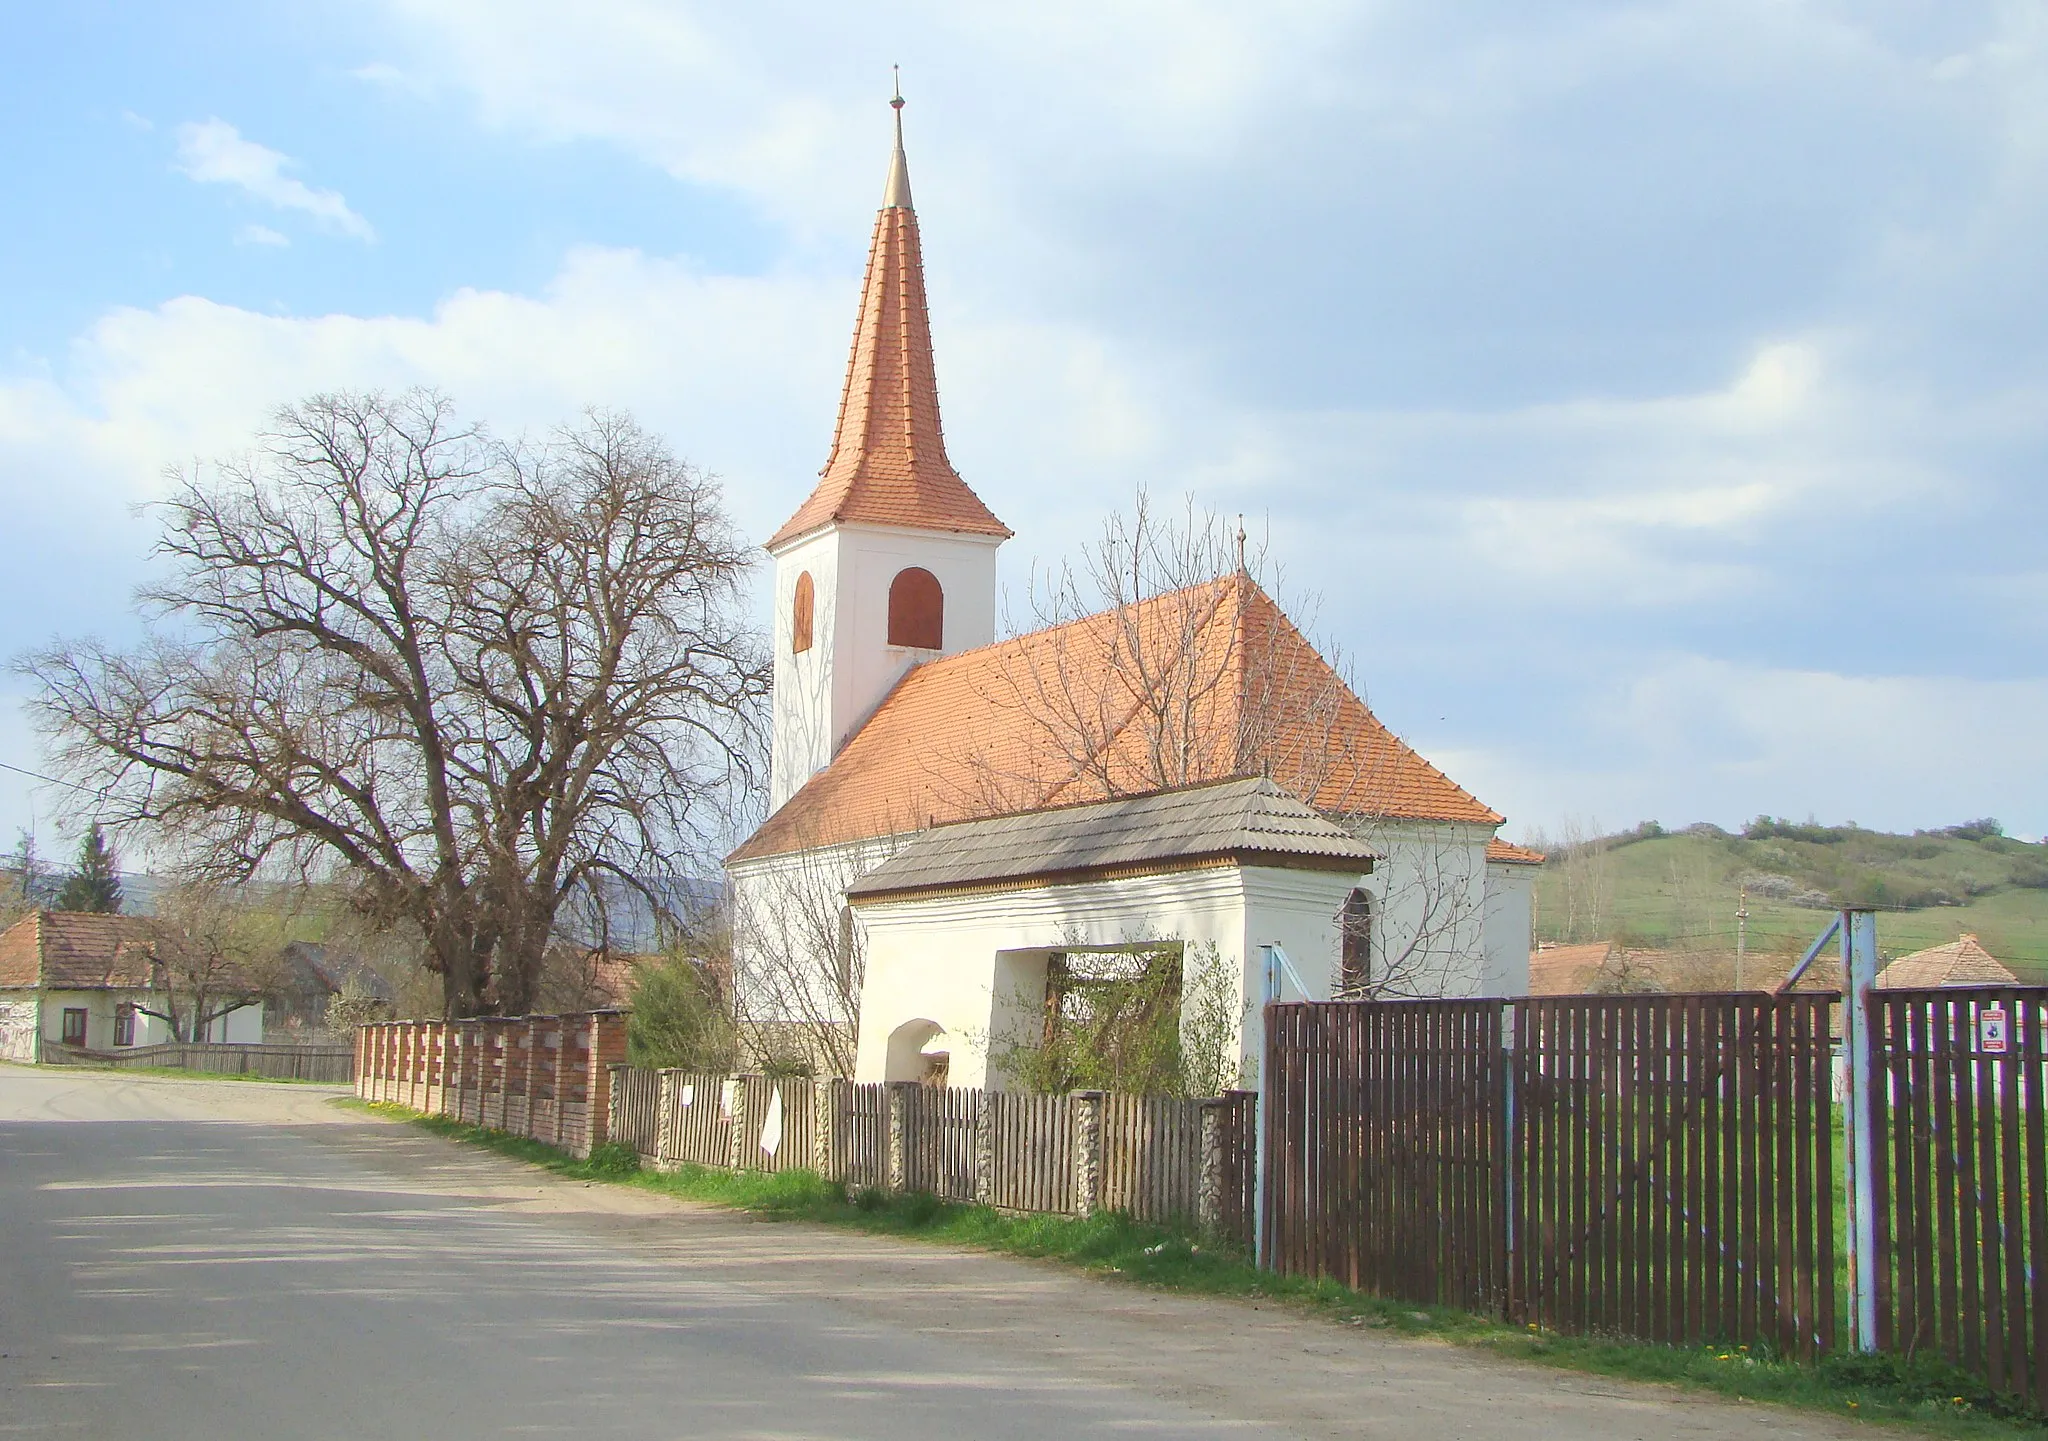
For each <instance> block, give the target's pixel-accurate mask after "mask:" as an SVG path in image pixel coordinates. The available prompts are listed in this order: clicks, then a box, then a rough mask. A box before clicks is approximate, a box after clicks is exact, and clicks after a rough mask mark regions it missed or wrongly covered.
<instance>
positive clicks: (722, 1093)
mask: <svg viewBox="0 0 2048 1441" xmlns="http://www.w3.org/2000/svg"><path fill="white" fill-rule="evenodd" d="M739 1085H740V1083H739V1082H738V1081H727V1082H726V1083H725V1084H724V1085H722V1086H720V1087H719V1088H718V1114H719V1115H721V1116H723V1117H725V1119H726V1120H728V1121H730V1120H731V1119H732V1113H733V1104H732V1096H733V1092H734V1091H737V1090H738V1089H739Z"/></svg>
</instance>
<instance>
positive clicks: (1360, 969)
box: [1337, 890, 1372, 996]
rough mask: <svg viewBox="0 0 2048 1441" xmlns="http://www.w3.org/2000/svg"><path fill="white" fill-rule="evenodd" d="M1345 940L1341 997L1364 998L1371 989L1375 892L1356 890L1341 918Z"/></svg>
mask: <svg viewBox="0 0 2048 1441" xmlns="http://www.w3.org/2000/svg"><path fill="white" fill-rule="evenodd" d="M1337 923H1338V928H1339V929H1340V930H1341V932H1342V933H1343V940H1344V971H1343V976H1342V979H1341V984H1340V985H1339V987H1338V994H1340V995H1346V996H1358V995H1364V994H1365V993H1366V992H1367V991H1368V990H1370V989H1371V987H1372V892H1371V891H1367V890H1355V891H1353V892H1352V893H1351V894H1350V895H1348V896H1346V897H1345V898H1344V909H1343V911H1342V913H1341V914H1340V915H1339V916H1338V922H1337Z"/></svg>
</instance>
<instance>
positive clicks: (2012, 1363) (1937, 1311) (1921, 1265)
mask: <svg viewBox="0 0 2048 1441" xmlns="http://www.w3.org/2000/svg"><path fill="white" fill-rule="evenodd" d="M1869 1015H1870V1022H1871V1043H1872V1046H1873V1047H1874V1053H1875V1057H1876V1061H1877V1064H1876V1065H1875V1066H1874V1067H1873V1068H1872V1073H1871V1091H1870V1097H1871V1112H1872V1116H1873V1120H1874V1122H1875V1131H1876V1136H1877V1139H1878V1154H1879V1156H1880V1157H1881V1158H1882V1159H1881V1162H1880V1164H1879V1165H1878V1166H1877V1168H1876V1172H1875V1174H1874V1175H1873V1176H1872V1177H1871V1181H1872V1189H1873V1191H1874V1193H1875V1200H1876V1210H1877V1214H1878V1217H1879V1225H1878V1228H1877V1242H1878V1246H1877V1255H1876V1257H1875V1258H1874V1264H1875V1266H1876V1269H1877V1304H1878V1313H1877V1329H1878V1343H1879V1345H1881V1346H1882V1347H1884V1348H1885V1349H1887V1350H1892V1351H1904V1352H1909V1353H1914V1354H1919V1355H1937V1356H1940V1357H1941V1358H1943V1359H1944V1360H1946V1361H1948V1362H1949V1363H1951V1364H1952V1365H1956V1366H1961V1367H1965V1368H1967V1369H1969V1370H1971V1371H1974V1372H1976V1373H1978V1374H1979V1375H1982V1376H1983V1377H1984V1378H1985V1380H1986V1381H1987V1382H1989V1383H1990V1385H1991V1386H1992V1387H1993V1388H1995V1389H1997V1390H2000V1391H2004V1392H2009V1393H2012V1394H2014V1395H2018V1396H2023V1397H2026V1398H2028V1399H2030V1400H2031V1401H2032V1403H2033V1404H2034V1405H2035V1406H2036V1407H2037V1408H2039V1409H2042V1410H2048V1127H2044V1117H2048V1094H2044V1091H2048V1074H2044V1067H2048V1057H2044V1044H2043V1040H2044V1038H2043V1028H2044V1026H2048V990H2041V989H2036V988H2017V987H2001V988H1995V989H1982V990H1979V989H1975V988H1972V989H1969V990H1940V991H1903V990H1901V991H1879V992H1876V993H1874V994H1873V995H1872V997H1871V1004H1870V1007H1869Z"/></svg>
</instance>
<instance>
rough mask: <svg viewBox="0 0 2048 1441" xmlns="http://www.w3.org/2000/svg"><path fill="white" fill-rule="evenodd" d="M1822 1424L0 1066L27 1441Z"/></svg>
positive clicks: (15, 1366) (444, 1147)
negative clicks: (56, 1439) (57, 1440)
mask: <svg viewBox="0 0 2048 1441" xmlns="http://www.w3.org/2000/svg"><path fill="white" fill-rule="evenodd" d="M1766 1431H1768V1432H1769V1433H1770V1434H1772V1435H1775V1436H1785V1437H1802V1436H1811V1437H1819V1436H1851V1435H1859V1434H1860V1435H1868V1434H1869V1433H1868V1432H1864V1431H1861V1430H1860V1428H1845V1427H1841V1426H1837V1425H1835V1424H1834V1423H1831V1422H1828V1421H1825V1420H1820V1419H1816V1418H1809V1417H1799V1416H1793V1415H1789V1414H1786V1413H1780V1412H1775V1411H1768V1410H1764V1409H1762V1408H1756V1407H1743V1406H1740V1405H1735V1404H1730V1403H1723V1402H1718V1401H1705V1400H1701V1399H1699V1398H1695V1397H1690V1396H1681V1395H1679V1394H1678V1393H1675V1392H1668V1391H1664V1390H1661V1389H1659V1388H1655V1387H1635V1386H1628V1385H1623V1384H1619V1383H1613V1382H1605V1381H1599V1380H1594V1379H1590V1378H1584V1377H1575V1376H1570V1375H1566V1374H1561V1373H1555V1372H1550V1371H1544V1370H1540V1369H1537V1368H1531V1367H1525V1366H1515V1365H1510V1364H1505V1363H1500V1362H1496V1361H1493V1360H1491V1359H1489V1358H1486V1357H1482V1356H1476V1355H1474V1354H1473V1353H1471V1352H1469V1351H1462V1350H1459V1349H1456V1348H1452V1347H1447V1346H1441V1345H1433V1344H1428V1343H1415V1342H1400V1341H1390V1340H1387V1339H1385V1338H1383V1337H1379V1336H1375V1335H1372V1334H1368V1333H1363V1332H1357V1331H1350V1330H1346V1329H1344V1328H1341V1327H1337V1326H1333V1325H1330V1324H1328V1323H1325V1322H1321V1321H1316V1320H1312V1319H1307V1318H1303V1317H1300V1316H1296V1315H1293V1314H1291V1313H1289V1312H1287V1311H1286V1310H1285V1309H1284V1308H1272V1307H1267V1308H1261V1307H1257V1306H1251V1305H1243V1304H1237V1303H1229V1302H1214V1301H1202V1300H1197V1299H1191V1298H1182V1297H1174V1296H1163V1295H1159V1294H1156V1293H1152V1292H1146V1291H1142V1290H1140V1289H1138V1288H1134V1287H1127V1286H1118V1285H1114V1284H1107V1283H1104V1282H1100V1281H1095V1280H1090V1279H1087V1278H1083V1277H1079V1276H1075V1275H1073V1274H1072V1273H1069V1272H1065V1271H1061V1270H1059V1269H1057V1268H1055V1267H1051V1266H1040V1265H1034V1264H1031V1263H1027V1262H1020V1261H1015V1260H1011V1259H1007V1258H1001V1257H992V1256H982V1255H978V1254H973V1253H960V1252H951V1251H946V1250H943V1249H939V1248H934V1247H928V1246H922V1245H918V1244H915V1243H908V1242H898V1241H892V1240H888V1239H884V1238H874V1237H863V1236H854V1235H847V1234H844V1233H841V1232H837V1231H832V1230H828V1229H823V1228H812V1227H804V1226H796V1225H775V1224H769V1223H763V1222H756V1221H753V1220H751V1219H750V1218H747V1217H744V1216H736V1215H734V1214H732V1213H729V1212H720V1211H713V1210H707V1209H700V1208H693V1207H688V1206H682V1205H678V1204H676V1203H674V1202H671V1201H668V1200H666V1199H664V1198H660V1197H654V1196H649V1195H646V1194H644V1193H639V1192H635V1191H630V1190H625V1189H622V1188H618V1187H605V1186H596V1187H591V1186H584V1185H580V1184H577V1183H571V1182H563V1181H558V1180H556V1179H554V1178H551V1177H547V1176H544V1175H541V1174H539V1173H537V1172H535V1171H533V1170H532V1169H531V1168H528V1167H523V1166H519V1165H516V1164H514V1163H511V1162H507V1161H503V1160H501V1159H499V1158H496V1157H492V1156H488V1155H484V1154H480V1153H478V1152H476V1151H474V1150H472V1149H469V1148H464V1147H460V1146H457V1145H455V1144H453V1143H449V1142H445V1141H441V1140H438V1139H436V1138H433V1137H429V1136H426V1135H423V1134H421V1133H419V1132H416V1131H414V1130H412V1129H411V1128H408V1127H403V1126H398V1125H393V1124H391V1123H388V1122H383V1121H378V1120H374V1119H368V1118H365V1117H362V1116H360V1115H357V1114H353V1113H349V1112H346V1111H343V1110H341V1109H340V1108H337V1107H334V1106H332V1105H330V1104H329V1103H328V1101H327V1099H326V1093H323V1092H320V1091H316V1090H312V1089H310V1088H304V1087H282V1086H266V1085H255V1084H248V1083H226V1082H194V1081H177V1080H155V1079H151V1080H144V1079H123V1078H118V1077H113V1076H107V1075H102V1074H96V1073H78V1072H71V1073H62V1072H59V1073H49V1072H36V1071H31V1070H28V1069H26V1068H20V1067H11V1066H0V1436H16V1435H33V1436H67V1437H69V1436H76V1437H94V1438H101V1437H104V1438H116V1437H119V1438H128V1437H135V1438H148V1441H181V1438H188V1437H189V1438H206V1441H220V1438H241V1437H249V1438H259V1437H260V1438H272V1437H275V1438H297V1437H334V1438H342V1437H346V1438H351V1441H368V1438H381V1437H425V1438H431V1441H456V1438H468V1437H503V1436H537V1437H547V1436H569V1435H576V1436H589V1437H605V1438H612V1437H618V1438H638V1437H648V1438H664V1441H667V1438H678V1437H691V1438H699V1437H702V1438H739V1437H746V1438H785V1441H793V1438H813V1437H816V1438H826V1437H831V1438H869V1437H873V1438H878V1441H880V1438H887V1441H918V1438H927V1437H929V1438H946V1441H960V1438H1009V1437H1016V1438H1057V1437H1069V1436H1072V1437H1094V1436H1127V1435H1128V1436H1155V1437H1190V1438H1205V1437H1223V1436H1229V1437H1234V1438H1258V1437H1339V1436H1343V1437H1357V1436H1389V1437H1392V1436H1401V1437H1414V1436H1417V1435H1426V1436H1430V1437H1439V1436H1446V1437H1447V1436H1475V1437H1500V1438H1534V1437H1574V1438H1576V1437H1589V1438H1623V1437H1630V1438H1636V1437H1663V1436H1683V1437H1702V1438H1733V1437H1741V1436H1753V1435H1758V1434H1762V1433H1764V1432H1766Z"/></svg>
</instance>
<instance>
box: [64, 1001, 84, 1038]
mask: <svg viewBox="0 0 2048 1441" xmlns="http://www.w3.org/2000/svg"><path fill="white" fill-rule="evenodd" d="M64 1044H65V1045H67V1046H83V1045H84V1044H85V1010H84V1008H83V1007H73V1006H66V1007H65V1008H64Z"/></svg>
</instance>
